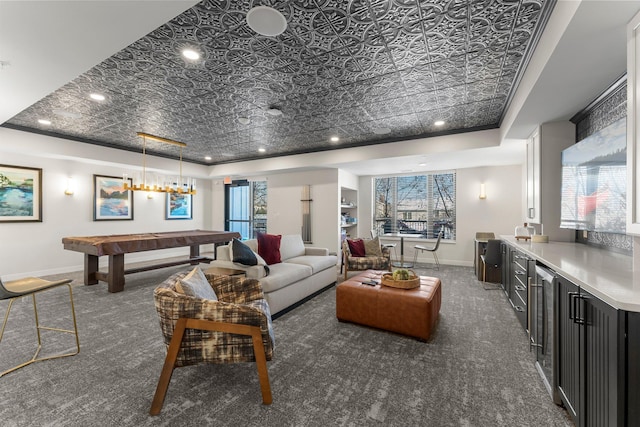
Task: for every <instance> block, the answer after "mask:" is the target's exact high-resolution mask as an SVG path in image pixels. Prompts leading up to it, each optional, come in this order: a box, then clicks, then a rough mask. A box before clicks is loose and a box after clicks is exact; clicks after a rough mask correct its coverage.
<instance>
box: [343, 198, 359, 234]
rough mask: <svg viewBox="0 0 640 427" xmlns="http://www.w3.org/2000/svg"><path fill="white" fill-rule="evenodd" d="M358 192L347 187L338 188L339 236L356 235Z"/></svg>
mask: <svg viewBox="0 0 640 427" xmlns="http://www.w3.org/2000/svg"><path fill="white" fill-rule="evenodd" d="M357 201H358V192H357V191H356V190H351V189H349V188H345V187H342V188H341V189H340V234H341V237H355V236H357V235H358V204H357Z"/></svg>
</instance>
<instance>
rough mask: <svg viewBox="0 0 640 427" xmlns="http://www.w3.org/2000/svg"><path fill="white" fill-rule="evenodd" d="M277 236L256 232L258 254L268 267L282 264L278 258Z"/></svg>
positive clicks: (278, 240) (279, 238)
mask: <svg viewBox="0 0 640 427" xmlns="http://www.w3.org/2000/svg"><path fill="white" fill-rule="evenodd" d="M281 239H282V236H281V235H279V234H267V233H260V232H258V254H259V255H260V256H261V257H262V258H264V260H265V261H266V262H267V264H268V265H272V264H277V263H279V262H282V260H281V258H280V240H281Z"/></svg>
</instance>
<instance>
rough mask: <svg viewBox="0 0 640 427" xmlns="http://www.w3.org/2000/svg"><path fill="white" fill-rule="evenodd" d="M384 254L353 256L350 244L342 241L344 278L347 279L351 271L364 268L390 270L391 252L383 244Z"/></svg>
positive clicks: (381, 247) (381, 248)
mask: <svg viewBox="0 0 640 427" xmlns="http://www.w3.org/2000/svg"><path fill="white" fill-rule="evenodd" d="M380 250H381V252H382V256H352V255H351V250H350V249H349V244H348V243H347V241H346V240H344V241H343V242H342V263H343V265H344V280H347V273H348V272H349V271H362V270H390V269H391V252H390V250H389V248H388V247H386V246H384V245H381V246H380Z"/></svg>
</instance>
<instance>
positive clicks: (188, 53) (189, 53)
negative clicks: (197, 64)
mask: <svg viewBox="0 0 640 427" xmlns="http://www.w3.org/2000/svg"><path fill="white" fill-rule="evenodd" d="M182 56H184V57H185V58H187V59H190V60H191V61H195V60H196V59H200V54H199V53H198V52H196V51H195V50H193V49H185V50H183V51H182Z"/></svg>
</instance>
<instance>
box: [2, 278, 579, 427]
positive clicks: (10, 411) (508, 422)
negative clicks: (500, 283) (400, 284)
mask: <svg viewBox="0 0 640 427" xmlns="http://www.w3.org/2000/svg"><path fill="white" fill-rule="evenodd" d="M181 268H182V269H186V268H189V267H188V266H187V267H176V268H171V269H164V270H158V271H153V272H146V273H140V274H134V275H130V276H127V284H126V286H125V291H124V292H120V293H117V294H109V293H108V292H107V289H106V285H104V284H100V285H96V286H89V287H87V286H83V285H81V284H80V283H81V280H82V279H81V276H82V275H81V273H75V274H72V275H63V276H65V277H74V279H75V280H74V284H75V285H74V297H75V302H76V311H77V318H78V324H79V329H80V343H81V347H82V349H81V352H80V354H78V355H76V356H73V357H69V358H64V359H58V360H52V361H46V362H40V363H36V364H33V365H31V366H28V367H26V368H23V369H21V370H19V371H16V372H14V373H11V374H8V375H6V376H4V377H2V378H0V401H1V402H2V403H1V404H0V420H2V421H1V422H2V425H3V426H183V425H184V426H195V425H225V426H226V425H228V426H438V427H440V426H565V425H566V426H570V425H571V423H570V421H568V417H567V416H566V413H565V412H564V411H563V410H562V409H561V408H559V407H557V406H555V405H554V404H553V403H552V402H551V399H550V397H549V396H548V394H547V392H546V390H545V389H544V386H543V385H542V381H541V380H540V378H539V376H538V373H537V372H536V370H535V368H534V364H533V358H532V355H531V354H530V353H529V349H528V345H527V338H526V336H525V334H524V332H523V330H522V328H521V327H520V326H519V324H518V321H517V320H516V317H515V315H514V314H513V311H512V309H511V307H510V306H509V304H508V302H507V301H506V300H505V297H504V294H502V292H500V291H487V290H483V288H482V284H481V283H480V282H478V281H477V280H476V279H475V278H474V276H473V271H472V269H471V268H466V267H451V266H443V267H442V268H441V269H440V271H439V272H434V271H433V270H420V269H418V270H417V271H418V272H419V273H421V274H426V275H436V276H438V277H440V278H441V279H442V283H443V302H442V310H441V313H440V320H439V324H438V327H437V332H436V334H435V336H433V338H432V339H431V341H430V342H428V343H423V342H419V341H417V340H414V339H411V338H407V337H403V336H400V335H395V334H392V333H388V332H383V331H378V330H373V329H370V328H366V327H361V326H357V325H353V324H348V323H340V322H338V321H337V320H336V318H335V288H331V289H330V290H328V291H326V292H324V293H323V294H321V295H319V296H317V297H316V298H314V299H312V300H311V301H309V302H307V303H305V304H304V305H302V306H300V307H298V308H296V309H294V310H293V311H291V312H289V313H287V314H285V315H284V316H282V317H280V318H278V319H277V320H275V321H274V328H275V333H276V353H275V357H274V360H273V361H271V362H269V364H268V366H269V375H270V379H271V387H272V391H273V404H272V405H270V406H264V405H262V404H261V395H260V388H259V384H258V378H257V373H256V370H255V366H254V365H253V364H240V365H208V366H197V367H187V368H180V369H177V370H176V371H175V373H174V375H173V378H172V380H171V384H170V386H169V391H168V393H167V397H166V400H165V404H164V408H163V410H162V413H161V415H159V416H157V417H150V416H149V415H148V411H149V405H150V403H151V399H152V397H153V393H154V391H155V387H156V384H157V380H158V376H159V374H160V370H161V367H162V363H163V361H164V356H165V350H164V346H163V344H162V339H161V334H160V329H159V325H158V320H157V316H156V313H155V309H154V307H153V297H152V292H153V288H154V285H155V284H157V283H159V282H160V281H162V280H163V279H164V278H166V277H167V276H168V275H170V274H171V273H173V272H175V271H178V270H180V269H181ZM57 277H60V276H55V277H54V276H52V277H51V278H57ZM67 295H68V293H67ZM65 297H66V295H65V292H64V290H63V289H60V290H55V291H51V294H50V295H49V296H48V297H45V296H44V295H43V296H42V297H41V298H40V299H39V301H40V307H41V310H42V313H43V315H42V317H43V323H44V322H46V321H47V319H48V318H51V319H56V318H59V315H58V314H56V312H57V311H60V312H63V310H67V308H66V306H65ZM23 301H24V302H23ZM1 303H2V304H0V309H2V310H4V309H6V306H7V304H6V301H2V302H1ZM14 311H15V312H14ZM65 312H66V311H65ZM12 319H13V320H12V321H11V322H10V324H9V325H8V327H7V332H6V333H5V337H4V338H3V341H2V343H1V344H0V370H4V369H6V368H8V367H9V365H10V362H11V361H13V360H16V358H17V357H19V354H23V355H24V356H27V357H28V356H29V354H28V353H27V352H26V348H25V345H24V338H25V337H28V338H31V337H32V336H34V333H33V332H32V331H31V329H28V326H30V325H32V309H31V306H30V302H29V300H28V299H22V300H21V301H19V302H17V303H16V304H14V308H13V309H12ZM54 323H55V322H54ZM55 326H58V327H68V326H69V325H66V324H64V322H63V324H60V322H58V324H56V325H55ZM62 341H63V340H60V339H59V338H57V337H55V338H54V337H50V336H49V334H47V336H45V343H46V344H45V347H44V350H43V351H44V352H46V351H50V350H52V349H53V350H58V349H61V348H68V347H69V346H71V345H72V339H71V338H70V339H69V340H67V341H65V342H64V343H62ZM30 343H31V342H30Z"/></svg>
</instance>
